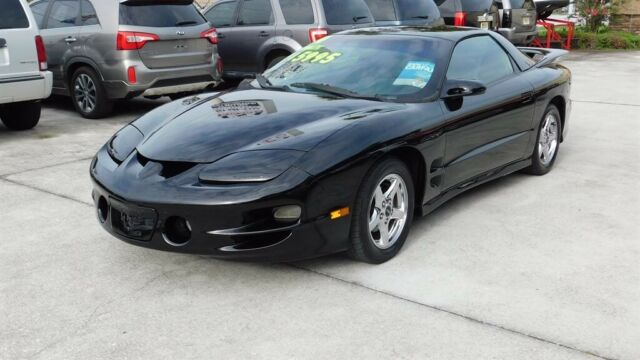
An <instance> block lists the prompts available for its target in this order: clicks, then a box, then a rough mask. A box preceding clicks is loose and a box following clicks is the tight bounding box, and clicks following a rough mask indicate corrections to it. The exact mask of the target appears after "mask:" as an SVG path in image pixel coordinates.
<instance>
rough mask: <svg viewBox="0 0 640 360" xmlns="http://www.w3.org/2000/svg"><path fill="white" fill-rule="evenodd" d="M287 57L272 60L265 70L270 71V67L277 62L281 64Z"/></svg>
mask: <svg viewBox="0 0 640 360" xmlns="http://www.w3.org/2000/svg"><path fill="white" fill-rule="evenodd" d="M286 58H287V56H284V55H282V56H278V57H276V58H273V59H272V60H271V61H269V64H268V65H267V70H268V69H271V68H272V67H274V66H276V65H278V63H279V62H281V61H282V60H284V59H286Z"/></svg>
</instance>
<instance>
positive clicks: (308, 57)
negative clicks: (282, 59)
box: [291, 50, 342, 64]
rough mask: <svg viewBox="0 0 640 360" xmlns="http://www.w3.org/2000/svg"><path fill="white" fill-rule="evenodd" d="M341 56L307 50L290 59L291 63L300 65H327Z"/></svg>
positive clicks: (333, 53) (329, 52)
mask: <svg viewBox="0 0 640 360" xmlns="http://www.w3.org/2000/svg"><path fill="white" fill-rule="evenodd" d="M340 56H342V53H339V52H331V51H322V50H307V51H303V52H302V53H300V54H299V55H298V56H296V57H294V58H293V59H291V62H294V63H296V62H300V63H312V64H328V63H330V62H332V61H334V60H335V59H337V58H339V57H340Z"/></svg>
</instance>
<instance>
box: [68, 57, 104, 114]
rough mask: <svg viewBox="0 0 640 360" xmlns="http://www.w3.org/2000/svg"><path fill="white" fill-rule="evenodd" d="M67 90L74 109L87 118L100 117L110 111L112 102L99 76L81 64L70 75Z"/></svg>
mask: <svg viewBox="0 0 640 360" xmlns="http://www.w3.org/2000/svg"><path fill="white" fill-rule="evenodd" d="M69 88H70V89H69V90H70V92H71V99H72V100H73V106H74V107H75V108H76V111H77V112H78V113H79V114H80V115H82V117H84V118H87V119H100V118H103V117H105V116H107V115H109V114H110V113H111V111H112V110H113V102H112V101H111V100H110V99H109V98H108V96H107V92H106V90H105V89H104V85H103V84H102V80H101V79H100V76H98V74H97V73H96V72H95V70H93V69H92V68H90V67H86V66H83V67H81V68H79V69H78V70H76V71H75V72H74V73H73V75H72V76H71V81H70V86H69Z"/></svg>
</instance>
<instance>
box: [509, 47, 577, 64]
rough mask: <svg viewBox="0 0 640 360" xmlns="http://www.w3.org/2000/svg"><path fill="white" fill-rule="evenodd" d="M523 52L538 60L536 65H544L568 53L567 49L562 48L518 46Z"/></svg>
mask: <svg viewBox="0 0 640 360" xmlns="http://www.w3.org/2000/svg"><path fill="white" fill-rule="evenodd" d="M518 50H520V51H521V52H522V53H523V54H525V55H527V56H528V57H530V58H531V59H533V61H535V62H536V64H535V65H534V66H535V67H543V66H545V65H549V64H552V63H554V62H556V61H558V60H559V59H560V58H561V57H563V56H565V55H567V54H568V53H569V52H568V51H567V50H560V49H542V48H535V47H518Z"/></svg>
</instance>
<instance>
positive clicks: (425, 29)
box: [340, 26, 490, 42]
mask: <svg viewBox="0 0 640 360" xmlns="http://www.w3.org/2000/svg"><path fill="white" fill-rule="evenodd" d="M340 34H342V35H409V36H418V37H430V38H438V39H443V40H449V41H453V42H458V41H460V40H461V39H464V38H466V37H469V36H473V35H480V34H490V32H489V31H486V30H480V29H478V28H471V27H455V26H389V27H370V28H362V29H354V30H347V31H343V32H341V33H340Z"/></svg>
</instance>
